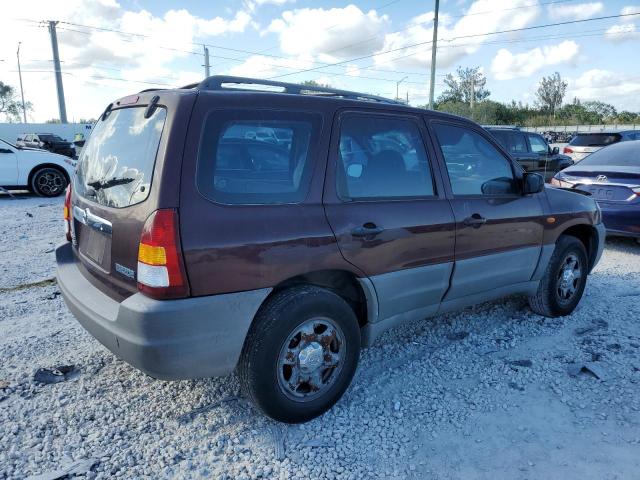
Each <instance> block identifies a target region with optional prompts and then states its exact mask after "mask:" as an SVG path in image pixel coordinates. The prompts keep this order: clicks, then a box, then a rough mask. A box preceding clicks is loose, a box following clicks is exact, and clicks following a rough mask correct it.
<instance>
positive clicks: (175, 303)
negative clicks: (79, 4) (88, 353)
mask: <svg viewBox="0 0 640 480" xmlns="http://www.w3.org/2000/svg"><path fill="white" fill-rule="evenodd" d="M227 85H231V86H232V87H231V88H226V87H225V86H227ZM242 86H247V87H250V89H249V90H246V91H245V92H242V91H239V90H240V89H241V88H242ZM274 86H277V87H278V88H279V89H281V90H282V91H283V93H274V92H269V91H257V89H258V88H263V89H264V90H269V89H273V87H274ZM305 90H307V88H306V87H304V86H302V85H294V84H289V83H282V82H274V81H265V80H254V79H246V78H237V77H227V76H216V77H210V78H207V79H205V80H203V81H202V82H201V83H199V84H194V85H189V86H186V87H184V88H182V89H176V90H151V91H144V92H140V93H138V94H136V95H133V96H130V97H126V98H123V99H121V100H117V101H114V102H113V103H111V104H110V105H109V106H108V107H107V109H106V110H105V112H104V114H103V115H102V116H101V119H100V120H99V121H98V122H97V123H96V125H95V128H94V130H93V132H92V134H91V137H89V139H88V140H87V143H86V145H85V146H84V148H83V150H82V154H81V157H80V159H79V161H78V170H77V175H76V176H75V181H74V183H73V185H72V187H71V189H70V191H69V193H68V194H67V196H66V198H65V207H66V208H65V212H67V217H66V226H67V232H68V234H67V240H68V242H67V243H65V244H63V245H61V246H60V247H58V248H57V250H56V259H57V278H58V286H59V288H60V291H61V292H62V295H63V296H64V298H65V301H66V302H67V305H68V306H69V308H70V309H71V311H72V312H73V313H74V314H75V316H76V318H77V319H78V320H79V321H80V323H81V324H82V325H83V326H84V327H85V328H86V329H87V330H88V331H89V332H90V333H92V334H93V335H94V336H95V337H96V338H97V339H98V340H99V341H100V342H102V343H103V344H104V345H105V346H106V347H107V348H109V349H110V350H111V351H112V352H114V353H115V354H116V355H118V356H119V357H121V358H123V359H124V360H125V361H127V362H129V363H130V364H132V365H134V366H136V367H137V368H139V369H141V370H142V371H144V372H146V373H148V374H149V375H151V376H154V377H157V378H162V379H167V380H169V379H185V378H199V377H210V376H219V375H227V374H230V373H231V372H233V371H234V370H236V369H237V371H238V378H239V380H240V383H241V385H242V388H243V390H244V392H245V394H246V395H247V397H248V398H249V399H251V400H252V401H253V402H254V404H255V405H257V407H258V408H260V409H261V410H262V411H263V412H265V413H266V414H267V415H269V416H271V417H272V418H274V419H277V420H280V421H285V422H303V421H306V420H309V419H311V418H314V417H316V416H318V415H320V414H322V413H323V412H325V411H326V410H327V409H329V408H330V407H331V406H332V405H333V404H334V403H335V402H336V401H337V400H338V399H339V398H340V397H341V396H342V394H343V393H344V392H345V390H346V389H347V388H348V386H349V383H350V382H351V379H352V377H353V375H354V373H355V371H356V367H357V364H358V359H359V356H360V348H361V346H363V345H371V344H372V343H373V342H374V341H375V340H376V339H377V338H379V337H380V335H381V334H382V333H383V332H384V331H386V330H387V329H389V328H391V327H393V326H396V325H399V324H401V323H403V322H407V321H415V320H423V319H424V318H425V317H427V316H432V315H435V314H438V313H441V312H446V311H449V310H455V309H460V308H464V307H465V306H467V305H473V304H477V303H480V302H485V301H488V300H491V299H495V298H498V297H502V296H505V295H511V294H525V295H528V296H529V301H530V306H531V308H532V309H533V310H534V311H535V312H537V313H539V314H541V315H546V316H551V317H555V316H560V315H567V314H569V313H571V312H572V311H573V310H574V308H575V307H576V305H577V304H578V302H579V301H580V298H581V296H582V293H583V291H584V288H585V285H586V281H587V275H588V273H589V272H590V271H591V269H592V268H593V266H594V265H595V264H596V263H597V262H598V259H599V258H600V255H601V253H602V250H603V247H604V227H603V225H602V224H601V222H600V212H599V210H598V207H597V204H596V203H595V202H594V201H593V200H592V199H591V198H590V197H589V196H587V195H583V194H580V193H577V192H569V191H563V190H560V189H556V188H545V186H544V181H543V179H542V177H541V176H540V175H538V174H536V173H527V172H524V171H523V170H522V168H521V167H520V166H519V165H518V164H517V163H516V162H515V161H514V160H513V159H512V158H510V157H509V156H508V155H507V154H506V153H505V152H504V151H503V149H502V148H500V147H499V145H498V143H497V142H496V140H495V139H494V137H492V136H491V135H490V134H489V133H488V132H487V131H485V130H484V129H483V128H482V127H480V126H479V125H477V124H475V123H473V122H472V121H470V120H467V119H464V118H460V117H456V116H453V115H448V114H444V113H440V112H435V111H429V110H425V109H421V108H411V107H409V106H406V105H405V104H403V103H399V102H396V101H393V100H388V99H384V98H380V97H376V96H372V95H367V94H363V93H356V92H347V91H342V90H334V89H328V88H320V87H318V88H315V87H314V89H313V90H314V92H318V93H317V94H316V95H314V94H309V93H307V94H305V93H304V92H305ZM264 128H272V129H278V130H279V131H280V133H281V134H282V135H279V137H281V138H283V139H286V138H290V139H291V141H290V142H289V143H287V144H286V145H278V144H274V143H272V140H270V139H265V140H262V139H261V137H259V136H257V135H256V136H254V137H252V138H247V137H246V136H245V134H244V133H245V131H253V132H257V131H261V129H264ZM282 130H286V131H287V132H286V133H284V134H283V132H282ZM425 401H428V400H425Z"/></svg>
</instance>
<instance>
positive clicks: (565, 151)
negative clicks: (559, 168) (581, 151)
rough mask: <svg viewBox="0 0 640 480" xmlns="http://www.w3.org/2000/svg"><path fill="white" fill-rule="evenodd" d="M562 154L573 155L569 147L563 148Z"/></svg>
mask: <svg viewBox="0 0 640 480" xmlns="http://www.w3.org/2000/svg"><path fill="white" fill-rule="evenodd" d="M562 153H573V149H572V148H569V147H564V149H563V150H562Z"/></svg>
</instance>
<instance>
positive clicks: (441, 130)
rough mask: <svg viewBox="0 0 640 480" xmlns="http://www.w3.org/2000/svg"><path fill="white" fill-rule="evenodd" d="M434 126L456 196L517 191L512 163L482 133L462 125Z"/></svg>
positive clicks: (513, 192) (504, 193)
mask: <svg viewBox="0 0 640 480" xmlns="http://www.w3.org/2000/svg"><path fill="white" fill-rule="evenodd" d="M434 128H435V132H436V136H437V137H438V143H439V144H440V149H441V150H442V155H443V156H444V160H445V162H446V165H447V171H448V172H449V179H450V181H451V188H452V190H453V193H454V194H455V195H508V194H515V193H517V187H516V182H515V180H514V176H513V170H512V169H511V164H510V162H509V161H508V160H507V159H506V158H505V157H504V156H502V154H501V153H500V152H499V151H498V150H497V149H496V148H495V147H494V146H493V145H492V144H491V143H490V142H489V141H487V140H486V139H485V138H484V137H483V136H482V135H480V134H479V133H477V132H475V131H474V130H471V129H469V128H466V127H461V126H454V125H447V124H435V127H434Z"/></svg>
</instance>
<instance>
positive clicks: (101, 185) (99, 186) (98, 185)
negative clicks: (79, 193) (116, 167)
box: [87, 177, 135, 191]
mask: <svg viewBox="0 0 640 480" xmlns="http://www.w3.org/2000/svg"><path fill="white" fill-rule="evenodd" d="M134 180H135V178H126V177H125V178H112V179H111V180H107V181H106V182H101V181H99V180H96V181H95V182H91V183H87V186H89V187H91V188H93V190H94V191H97V190H105V189H107V188H111V187H115V186H117V185H126V184H127V183H131V182H133V181H134Z"/></svg>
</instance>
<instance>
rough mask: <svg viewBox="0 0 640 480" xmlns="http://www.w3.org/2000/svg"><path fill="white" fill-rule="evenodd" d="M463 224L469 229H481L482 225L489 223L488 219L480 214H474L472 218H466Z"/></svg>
mask: <svg viewBox="0 0 640 480" xmlns="http://www.w3.org/2000/svg"><path fill="white" fill-rule="evenodd" d="M462 223H464V224H465V225H466V226H467V227H473V228H480V227H481V226H482V225H484V224H485V223H487V219H486V218H484V217H483V216H482V215H480V214H479V213H474V214H473V215H471V216H470V217H467V218H465V219H464V221H463V222H462Z"/></svg>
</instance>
